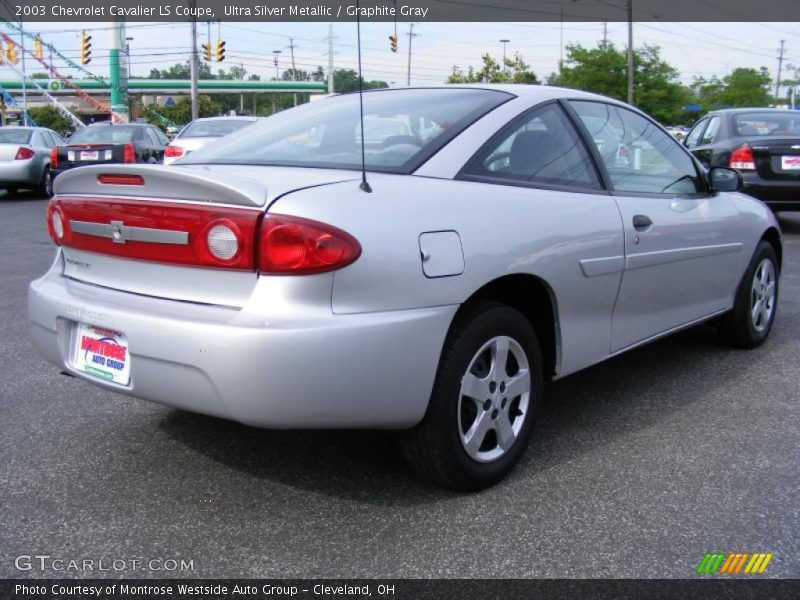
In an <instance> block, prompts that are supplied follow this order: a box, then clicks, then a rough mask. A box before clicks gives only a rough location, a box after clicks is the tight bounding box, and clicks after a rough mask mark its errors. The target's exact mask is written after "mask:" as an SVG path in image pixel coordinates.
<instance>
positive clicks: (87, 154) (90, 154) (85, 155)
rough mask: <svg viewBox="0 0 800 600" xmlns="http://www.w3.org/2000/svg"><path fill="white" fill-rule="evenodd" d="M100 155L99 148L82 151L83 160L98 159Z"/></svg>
mask: <svg viewBox="0 0 800 600" xmlns="http://www.w3.org/2000/svg"><path fill="white" fill-rule="evenodd" d="M98 156H99V155H98V153H97V150H92V151H90V152H81V160H97V158H98Z"/></svg>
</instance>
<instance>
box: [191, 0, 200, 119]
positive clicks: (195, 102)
mask: <svg viewBox="0 0 800 600" xmlns="http://www.w3.org/2000/svg"><path fill="white" fill-rule="evenodd" d="M189 7H190V8H191V9H192V15H193V16H192V33H191V35H192V54H191V58H190V60H189V76H190V77H191V84H190V85H191V98H192V121H194V120H195V119H197V118H198V117H199V116H200V107H199V106H198V99H197V62H198V56H197V16H196V13H197V11H196V10H195V9H196V8H197V0H189Z"/></svg>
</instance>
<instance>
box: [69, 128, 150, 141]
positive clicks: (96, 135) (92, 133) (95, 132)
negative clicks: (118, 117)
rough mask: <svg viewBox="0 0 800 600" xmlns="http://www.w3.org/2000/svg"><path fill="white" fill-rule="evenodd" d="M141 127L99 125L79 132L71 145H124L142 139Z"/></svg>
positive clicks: (72, 139)
mask: <svg viewBox="0 0 800 600" xmlns="http://www.w3.org/2000/svg"><path fill="white" fill-rule="evenodd" d="M141 131H142V128H141V127H131V126H130V125H98V126H97V127H87V128H86V129H84V130H83V131H79V132H77V133H76V134H75V135H73V136H72V137H71V138H69V143H70V144H73V143H78V144H97V143H101V144H124V143H126V142H130V141H133V140H138V139H140V138H141Z"/></svg>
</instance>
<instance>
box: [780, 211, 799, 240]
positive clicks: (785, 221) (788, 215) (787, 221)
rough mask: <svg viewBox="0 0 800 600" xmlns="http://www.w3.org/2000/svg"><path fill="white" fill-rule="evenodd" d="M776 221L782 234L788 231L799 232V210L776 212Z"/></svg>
mask: <svg viewBox="0 0 800 600" xmlns="http://www.w3.org/2000/svg"><path fill="white" fill-rule="evenodd" d="M778 222H779V223H780V225H781V230H782V231H783V233H784V235H786V234H789V233H794V234H797V233H800V212H786V211H784V212H781V213H778Z"/></svg>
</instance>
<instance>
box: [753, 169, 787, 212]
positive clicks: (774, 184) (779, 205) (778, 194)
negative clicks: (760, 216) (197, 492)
mask: <svg viewBox="0 0 800 600" xmlns="http://www.w3.org/2000/svg"><path fill="white" fill-rule="evenodd" d="M742 179H743V185H742V189H741V191H742V192H743V193H745V194H747V195H749V196H753V197H755V198H758V199H759V200H761V201H762V202H764V203H765V204H766V205H768V206H769V207H770V208H772V209H774V210H800V181H797V182H794V181H786V180H778V181H770V180H767V179H761V178H760V177H759V176H758V175H755V174H752V173H743V174H742Z"/></svg>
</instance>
